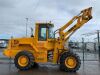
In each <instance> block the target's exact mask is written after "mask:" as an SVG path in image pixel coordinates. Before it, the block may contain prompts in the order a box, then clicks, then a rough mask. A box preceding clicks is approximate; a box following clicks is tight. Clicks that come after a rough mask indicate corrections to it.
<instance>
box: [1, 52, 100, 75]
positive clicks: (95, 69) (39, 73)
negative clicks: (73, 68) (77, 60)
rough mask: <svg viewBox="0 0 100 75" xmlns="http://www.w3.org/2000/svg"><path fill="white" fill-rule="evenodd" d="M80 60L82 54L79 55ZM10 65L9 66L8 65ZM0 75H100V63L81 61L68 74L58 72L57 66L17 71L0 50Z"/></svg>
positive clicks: (49, 65) (50, 65)
mask: <svg viewBox="0 0 100 75" xmlns="http://www.w3.org/2000/svg"><path fill="white" fill-rule="evenodd" d="M79 55H80V57H81V58H82V54H79ZM85 58H89V59H90V58H92V59H96V58H97V57H95V56H93V55H90V54H88V56H86V57H85ZM10 63H11V64H10ZM0 75H100V62H99V61H98V60H97V61H92V60H91V61H84V64H83V61H82V64H81V68H80V69H79V70H78V71H77V72H76V73H68V72H63V71H60V70H59V65H54V64H50V63H48V64H39V67H38V68H32V69H31V70H28V71H19V70H18V69H17V68H16V67H15V66H14V63H13V60H11V61H10V60H9V59H7V58H6V57H5V56H3V55H2V50H0Z"/></svg>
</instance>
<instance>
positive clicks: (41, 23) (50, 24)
mask: <svg viewBox="0 0 100 75" xmlns="http://www.w3.org/2000/svg"><path fill="white" fill-rule="evenodd" d="M36 25H47V26H50V27H54V24H53V23H43V22H40V23H36Z"/></svg>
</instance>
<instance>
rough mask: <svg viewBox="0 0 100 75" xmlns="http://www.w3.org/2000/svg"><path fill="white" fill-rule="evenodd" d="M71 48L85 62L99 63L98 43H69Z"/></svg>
mask: <svg viewBox="0 0 100 75" xmlns="http://www.w3.org/2000/svg"><path fill="white" fill-rule="evenodd" d="M69 48H70V50H72V51H73V52H75V53H77V54H78V55H79V56H80V58H81V60H83V61H99V51H98V43H96V42H69Z"/></svg>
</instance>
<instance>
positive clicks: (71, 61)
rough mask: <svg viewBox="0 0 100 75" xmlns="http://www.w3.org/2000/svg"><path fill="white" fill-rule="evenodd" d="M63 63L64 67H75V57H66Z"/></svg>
mask: <svg viewBox="0 0 100 75" xmlns="http://www.w3.org/2000/svg"><path fill="white" fill-rule="evenodd" d="M65 65H66V67H68V68H75V67H76V59H75V57H72V56H71V57H67V58H66V59H65Z"/></svg>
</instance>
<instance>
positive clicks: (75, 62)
mask: <svg viewBox="0 0 100 75" xmlns="http://www.w3.org/2000/svg"><path fill="white" fill-rule="evenodd" d="M80 65H81V60H80V58H79V56H78V55H77V54H75V53H73V52H64V53H63V54H62V55H61V57H60V69H61V70H63V71H67V72H76V71H77V70H79V68H80Z"/></svg>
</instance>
